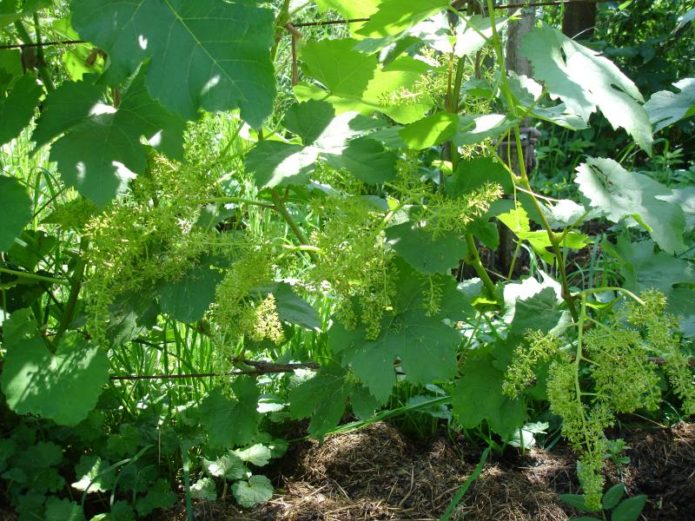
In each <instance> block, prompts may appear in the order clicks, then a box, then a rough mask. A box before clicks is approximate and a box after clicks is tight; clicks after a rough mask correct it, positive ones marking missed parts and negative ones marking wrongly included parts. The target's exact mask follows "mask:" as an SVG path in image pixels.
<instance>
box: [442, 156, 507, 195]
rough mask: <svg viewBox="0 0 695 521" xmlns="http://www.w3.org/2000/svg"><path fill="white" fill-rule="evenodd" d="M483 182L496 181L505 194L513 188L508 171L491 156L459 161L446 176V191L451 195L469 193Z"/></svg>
mask: <svg viewBox="0 0 695 521" xmlns="http://www.w3.org/2000/svg"><path fill="white" fill-rule="evenodd" d="M485 183H497V184H498V185H500V186H501V187H502V189H503V190H504V193H505V194H509V193H511V192H512V191H513V189H514V183H513V181H512V178H511V176H510V175H509V172H507V170H505V168H504V166H502V164H501V163H500V162H499V161H497V160H496V159H493V158H491V157H479V158H475V159H467V160H463V161H461V162H459V164H458V166H457V167H456V170H454V173H453V174H452V175H451V176H450V177H448V178H447V181H446V193H447V195H449V196H451V197H460V196H463V195H465V194H469V193H471V192H473V191H474V190H477V189H478V188H482V186H483V185H485Z"/></svg>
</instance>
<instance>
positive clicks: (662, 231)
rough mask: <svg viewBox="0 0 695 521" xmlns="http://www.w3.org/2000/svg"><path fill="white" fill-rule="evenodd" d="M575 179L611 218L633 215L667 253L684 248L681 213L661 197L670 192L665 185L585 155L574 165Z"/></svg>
mask: <svg viewBox="0 0 695 521" xmlns="http://www.w3.org/2000/svg"><path fill="white" fill-rule="evenodd" d="M576 183H577V185H579V190H580V191H581V192H582V194H584V196H585V197H586V198H587V199H589V202H590V204H591V206H592V207H594V208H598V209H599V210H601V211H602V212H603V214H604V215H605V216H606V218H608V219H609V220H610V221H612V222H619V221H620V220H622V219H625V218H633V219H634V220H636V221H637V222H638V223H639V224H641V225H643V226H644V227H645V228H646V229H647V230H648V231H649V233H650V235H651V236H652V238H653V239H654V241H656V243H657V244H658V245H659V246H660V247H661V248H662V249H663V250H664V251H667V252H669V253H677V252H681V251H683V250H684V249H685V243H684V242H683V231H684V229H685V215H684V213H683V210H682V209H681V208H680V206H678V205H676V204H672V203H669V202H667V201H664V200H662V199H661V198H662V197H668V196H670V195H672V191H671V190H670V189H668V188H667V187H665V186H663V185H661V184H660V183H658V182H657V181H654V180H653V179H651V178H650V177H647V176H646V175H642V174H638V173H635V172H632V173H631V172H628V171H626V170H625V169H624V168H623V167H622V166H620V164H618V163H616V162H615V161H613V160H612V159H606V158H588V160H587V162H586V163H582V164H581V165H579V167H577V178H576Z"/></svg>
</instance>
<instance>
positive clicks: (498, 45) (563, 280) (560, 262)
mask: <svg viewBox="0 0 695 521" xmlns="http://www.w3.org/2000/svg"><path fill="white" fill-rule="evenodd" d="M487 7H488V11H489V16H490V27H491V30H492V43H493V47H494V49H495V54H496V55H497V61H498V62H499V67H500V76H501V78H502V91H503V92H504V96H505V98H506V99H507V105H508V106H509V111H510V112H511V113H512V116H513V117H514V118H517V116H518V114H517V109H516V103H514V96H513V95H512V91H511V88H510V87H509V81H508V80H507V67H506V65H505V62H504V51H503V50H502V40H501V39H500V35H499V33H498V32H497V25H496V23H497V22H496V20H495V5H494V3H493V1H492V0H487ZM514 140H515V141H516V156H517V162H518V163H519V177H520V178H521V183H522V185H523V187H524V188H525V189H526V190H527V191H528V192H530V194H531V195H530V197H531V201H532V202H533V206H534V207H535V208H536V211H537V212H538V215H539V217H540V221H541V226H542V227H543V229H544V230H545V232H546V233H547V234H548V239H549V240H550V245H551V248H552V250H553V255H554V256H555V261H556V262H557V271H558V273H559V274H560V284H561V286H562V298H563V299H564V300H565V302H567V307H568V309H569V311H570V314H571V315H572V319H573V320H574V321H575V322H576V321H577V320H578V318H579V314H578V312H577V306H576V304H575V302H574V297H573V295H572V292H571V291H570V287H569V282H568V279H567V268H566V266H565V259H564V257H563V255H562V251H561V249H560V245H561V244H562V243H561V239H559V238H558V237H557V236H556V234H555V232H554V231H553V230H552V228H551V227H550V224H549V223H548V219H547V218H546V217H545V214H544V213H543V209H542V207H541V204H540V203H539V202H538V199H537V198H536V196H535V195H534V194H533V189H532V187H531V183H530V181H529V177H528V172H527V171H526V164H525V162H524V150H523V146H522V144H521V132H520V130H519V125H518V124H516V125H514Z"/></svg>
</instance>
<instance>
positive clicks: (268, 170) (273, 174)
mask: <svg viewBox="0 0 695 521" xmlns="http://www.w3.org/2000/svg"><path fill="white" fill-rule="evenodd" d="M318 155H319V151H318V150H317V149H316V148H314V147H303V146H301V145H295V144H292V143H284V142H282V141H259V142H258V143H256V145H255V146H254V147H253V148H252V149H251V150H250V151H249V153H248V154H246V159H245V162H244V165H245V166H246V171H247V172H249V173H250V174H253V175H254V177H255V179H256V185H258V187H259V188H273V187H276V186H280V185H286V184H305V183H306V182H307V181H308V177H307V176H306V174H308V173H310V172H312V171H313V169H314V166H315V163H316V160H317V159H318Z"/></svg>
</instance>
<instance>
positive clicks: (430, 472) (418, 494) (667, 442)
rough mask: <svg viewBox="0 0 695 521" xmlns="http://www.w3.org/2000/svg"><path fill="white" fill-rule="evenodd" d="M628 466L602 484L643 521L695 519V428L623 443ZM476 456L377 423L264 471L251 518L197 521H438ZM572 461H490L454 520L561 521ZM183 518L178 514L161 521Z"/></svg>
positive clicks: (199, 507) (225, 514)
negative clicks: (617, 490) (641, 503)
mask: <svg viewBox="0 0 695 521" xmlns="http://www.w3.org/2000/svg"><path fill="white" fill-rule="evenodd" d="M623 436H624V438H625V440H626V441H627V443H628V445H629V446H630V449H629V450H628V455H629V457H630V463H629V464H628V465H624V466H621V467H620V468H616V467H609V469H608V470H607V479H608V482H609V484H612V483H616V482H619V481H623V482H624V483H625V485H626V487H627V490H628V494H629V495H634V494H646V495H647V496H648V497H649V501H648V504H647V507H646V508H645V511H644V513H643V517H642V518H641V519H642V520H648V521H693V520H695V511H694V510H693V509H694V508H695V507H694V505H695V424H685V423H682V424H679V425H677V426H676V427H674V428H671V429H659V430H640V431H633V432H630V433H627V434H624V435H623ZM479 458H480V449H479V448H478V447H472V446H470V445H469V444H467V442H465V441H464V440H463V439H457V440H452V439H449V438H447V437H444V436H442V437H438V438H435V439H433V440H431V441H429V442H427V443H422V442H414V441H412V440H409V439H408V438H407V437H405V436H404V435H403V434H401V433H400V432H399V431H398V430H396V429H395V428H394V427H392V426H390V425H388V424H385V423H378V424H374V425H372V426H369V427H367V428H365V429H363V430H360V431H357V432H353V433H349V434H342V435H337V436H333V437H330V438H328V439H327V440H326V441H325V442H324V443H323V444H319V443H318V442H307V443H305V444H302V445H299V446H295V447H293V448H292V449H291V450H290V452H288V454H287V455H286V456H285V457H284V458H283V460H282V461H281V462H280V464H279V465H277V466H276V467H275V468H273V469H270V471H271V475H270V476H269V477H271V478H272V479H273V480H274V482H275V484H276V486H277V489H276V494H275V496H274V497H273V499H272V500H271V501H270V502H268V503H266V504H265V505H262V506H260V507H258V508H256V509H254V510H252V511H242V510H237V509H236V508H235V507H234V506H233V505H232V504H231V501H230V502H229V503H228V504H225V502H220V501H218V502H215V503H198V504H196V505H195V510H196V519H197V520H234V521H243V520H248V521H271V520H278V521H352V520H355V521H356V520H389V521H390V520H398V521H416V520H418V521H430V520H432V521H434V520H438V519H439V518H440V516H441V515H442V513H443V512H444V511H445V510H446V508H447V506H448V505H449V503H450V501H451V498H452V496H453V495H454V494H455V492H456V491H457V490H458V489H459V487H460V486H461V485H462V484H463V483H464V482H465V481H466V478H468V476H470V474H471V473H472V472H473V470H474V468H475V466H476V464H477V463H478V460H479ZM577 489H578V487H577V482H576V477H575V458H574V456H573V454H572V453H571V452H570V451H569V450H567V449H564V448H560V449H556V450H553V451H545V450H539V449H533V450H531V451H528V452H527V453H526V454H523V455H520V454H518V452H510V453H508V454H504V455H502V456H499V455H497V456H493V457H491V459H490V460H489V461H488V463H487V465H486V466H485V470H484V471H483V473H482V474H481V476H480V477H479V479H478V480H477V481H476V482H475V484H474V485H473V486H472V487H471V488H470V489H469V491H468V493H467V494H466V496H465V497H464V498H463V500H462V501H461V503H460V504H459V506H458V507H457V509H456V510H455V512H454V515H453V516H452V520H463V519H465V520H466V521H527V520H528V521H531V520H533V521H564V520H568V519H570V517H572V515H573V514H577V512H572V510H571V509H569V508H568V507H566V506H565V505H564V504H563V503H562V502H561V501H560V499H559V494H562V493H568V492H569V493H576V492H577ZM172 518H173V519H185V515H184V512H183V509H182V507H179V508H178V509H177V511H176V512H170V513H169V514H168V516H167V517H166V519H172Z"/></svg>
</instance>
